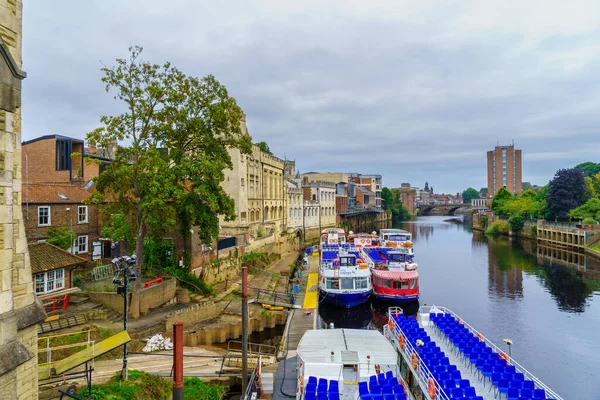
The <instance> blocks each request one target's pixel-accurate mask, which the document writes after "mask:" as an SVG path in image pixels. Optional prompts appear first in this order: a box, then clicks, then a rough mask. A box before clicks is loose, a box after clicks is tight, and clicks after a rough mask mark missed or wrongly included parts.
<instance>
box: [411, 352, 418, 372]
mask: <svg viewBox="0 0 600 400" xmlns="http://www.w3.org/2000/svg"><path fill="white" fill-rule="evenodd" d="M418 366H419V361H418V360H417V353H414V352H413V353H412V367H413V369H414V370H415V371H416V370H417V367H418Z"/></svg>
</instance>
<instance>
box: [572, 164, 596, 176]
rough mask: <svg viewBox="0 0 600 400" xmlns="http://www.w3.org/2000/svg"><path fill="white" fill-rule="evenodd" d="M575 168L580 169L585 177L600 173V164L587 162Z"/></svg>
mask: <svg viewBox="0 0 600 400" xmlns="http://www.w3.org/2000/svg"><path fill="white" fill-rule="evenodd" d="M575 168H577V169H580V170H581V172H583V174H584V175H585V176H594V175H596V174H597V173H599V172H600V163H595V162H591V161H587V162H584V163H581V164H577V165H576V166H575Z"/></svg>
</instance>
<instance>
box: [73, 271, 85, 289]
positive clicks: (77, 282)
mask: <svg viewBox="0 0 600 400" xmlns="http://www.w3.org/2000/svg"><path fill="white" fill-rule="evenodd" d="M82 280H83V275H81V274H75V276H74V277H73V286H77V287H78V288H81V281H82Z"/></svg>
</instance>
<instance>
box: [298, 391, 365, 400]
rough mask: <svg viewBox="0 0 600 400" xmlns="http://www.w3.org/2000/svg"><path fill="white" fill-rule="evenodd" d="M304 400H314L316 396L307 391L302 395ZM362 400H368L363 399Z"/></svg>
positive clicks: (314, 393)
mask: <svg viewBox="0 0 600 400" xmlns="http://www.w3.org/2000/svg"><path fill="white" fill-rule="evenodd" d="M304 396H305V399H306V400H315V397H316V396H317V393H316V392H309V391H308V390H307V391H306V393H305V394H304ZM364 400H369V399H364Z"/></svg>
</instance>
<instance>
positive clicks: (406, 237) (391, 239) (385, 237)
mask: <svg viewBox="0 0 600 400" xmlns="http://www.w3.org/2000/svg"><path fill="white" fill-rule="evenodd" d="M379 245H380V246H382V247H398V246H402V247H407V248H412V234H411V233H410V232H409V231H405V230H404V229H380V230H379Z"/></svg>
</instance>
